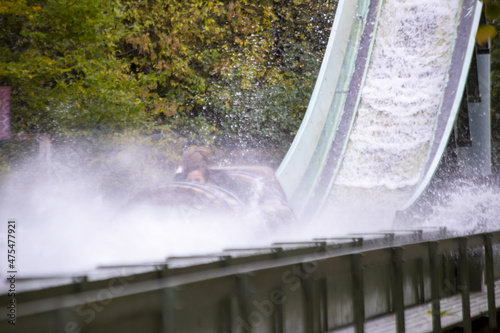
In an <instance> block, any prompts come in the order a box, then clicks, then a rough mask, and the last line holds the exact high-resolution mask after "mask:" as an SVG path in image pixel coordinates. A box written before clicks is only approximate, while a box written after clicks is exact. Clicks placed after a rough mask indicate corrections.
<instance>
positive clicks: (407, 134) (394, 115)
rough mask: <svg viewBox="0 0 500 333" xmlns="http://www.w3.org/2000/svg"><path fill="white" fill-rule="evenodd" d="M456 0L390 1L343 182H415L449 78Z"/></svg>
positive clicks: (394, 185)
mask: <svg viewBox="0 0 500 333" xmlns="http://www.w3.org/2000/svg"><path fill="white" fill-rule="evenodd" d="M459 12H460V2H459V1H457V0H443V1H435V0H412V1H401V0H397V1H395V0H389V1H384V4H383V8H382V12H381V17H380V20H379V25H378V28H377V31H376V38H375V44H374V48H373V54H372V58H371V62H370V65H369V68H368V72H367V76H366V81H365V84H364V87H363V89H362V92H361V100H360V107H359V109H358V113H357V116H356V120H355V123H354V127H353V130H352V133H351V135H350V140H349V143H348V147H347V151H346V153H345V158H344V160H343V162H342V165H341V169H340V171H339V174H338V176H337V178H336V184H337V185H343V186H349V187H361V188H373V187H380V186H383V187H387V188H389V189H397V188H402V187H405V186H411V185H415V184H416V183H417V181H418V179H419V177H420V173H421V169H422V167H423V165H424V162H425V159H426V157H427V151H428V148H429V145H430V143H431V139H432V133H433V128H434V126H435V123H436V119H435V118H436V115H437V112H438V109H439V104H440V102H441V95H442V91H443V88H444V86H445V83H446V79H447V75H446V74H447V72H448V68H449V63H450V58H451V53H452V48H453V40H454V34H455V30H456V24H457V21H458V20H457V16H458V15H459Z"/></svg>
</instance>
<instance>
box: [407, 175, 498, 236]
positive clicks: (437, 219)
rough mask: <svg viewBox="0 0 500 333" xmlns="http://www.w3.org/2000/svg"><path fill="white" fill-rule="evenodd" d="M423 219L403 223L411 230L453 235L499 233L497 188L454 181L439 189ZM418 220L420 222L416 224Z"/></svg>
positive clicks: (472, 182)
mask: <svg viewBox="0 0 500 333" xmlns="http://www.w3.org/2000/svg"><path fill="white" fill-rule="evenodd" d="M433 203H434V205H433V207H432V208H431V210H430V211H429V212H427V214H426V216H425V217H423V218H420V219H412V220H410V221H407V222H406V224H410V225H411V226H412V227H413V228H422V227H423V228H426V227H446V229H447V230H448V231H450V232H453V233H456V234H460V235H463V234H472V233H481V232H487V231H497V230H500V188H499V187H498V185H496V186H494V185H478V184H477V182H474V181H457V182H456V183H455V184H451V186H450V185H449V186H448V188H447V189H443V190H440V191H439V193H437V196H436V198H435V200H433ZM418 220H420V221H418Z"/></svg>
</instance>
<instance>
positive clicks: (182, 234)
mask: <svg viewBox="0 0 500 333" xmlns="http://www.w3.org/2000/svg"><path fill="white" fill-rule="evenodd" d="M131 151H134V149H131ZM61 154H62V155H65V154H66V152H64V153H61ZM134 154H135V153H130V154H126V155H127V156H128V157H129V158H127V159H125V160H119V159H117V160H114V161H115V164H114V165H113V167H114V169H115V170H123V169H125V168H130V167H133V166H131V165H130V163H128V162H129V159H132V160H133V159H136V160H137V161H138V160H139V156H136V155H134ZM58 155H59V153H57V152H54V153H53V159H54V160H55V161H54V162H53V163H52V165H51V167H49V168H48V169H44V168H41V167H40V165H39V164H38V162H37V159H36V158H34V159H32V160H30V161H28V162H27V163H26V165H24V166H17V168H16V170H15V172H13V173H12V174H11V175H9V177H8V178H6V179H3V180H2V182H0V198H2V199H1V201H0V221H4V222H3V223H2V224H1V225H2V226H4V228H5V229H4V230H1V229H0V252H1V253H4V254H5V253H7V237H6V235H7V226H6V221H7V220H9V219H14V220H16V223H17V229H16V251H17V253H16V269H17V271H18V275H19V276H20V277H29V276H40V275H42V276H43V275H50V276H53V275H59V274H83V273H85V272H86V271H89V270H93V269H95V268H96V267H98V266H100V265H117V264H138V263H151V262H163V261H165V259H166V258H167V257H168V256H189V255H198V254H207V253H219V252H220V251H223V250H224V249H227V248H245V247H252V248H253V247H259V246H269V245H271V244H272V243H273V242H275V241H287V240H291V241H297V240H309V239H311V238H313V237H319V236H324V235H329V236H335V235H339V233H341V232H342V231H339V230H332V228H328V227H327V228H323V229H318V228H316V229H311V228H310V226H308V225H298V224H295V225H294V224H293V223H291V224H289V225H283V226H278V227H276V228H269V226H268V225H266V223H265V222H264V219H263V217H262V214H261V212H260V210H259V206H258V205H259V203H258V202H256V200H252V202H251V203H250V206H251V207H250V208H249V209H248V214H246V215H243V214H239V215H231V216H227V215H226V216H223V215H221V216H215V215H212V216H207V215H206V214H200V212H199V211H196V210H189V209H188V210H187V211H184V212H182V211H181V212H179V211H175V210H174V211H173V210H170V209H168V208H165V207H163V208H162V207H158V208H154V209H153V208H143V207H137V208H136V209H131V206H130V205H129V204H127V202H129V199H131V198H133V197H134V196H135V195H136V194H137V193H138V192H139V191H140V190H138V189H137V188H138V186H137V184H135V183H137V182H143V180H142V179H125V180H124V182H125V183H127V182H128V183H129V184H121V185H120V186H121V187H122V189H121V190H119V191H118V192H119V193H118V198H117V197H116V196H114V195H110V194H109V193H107V192H106V191H105V190H104V188H105V187H107V186H109V176H110V174H108V173H106V172H111V173H113V170H110V171H109V170H108V171H106V172H105V171H102V170H100V171H96V170H95V169H92V167H91V166H90V165H88V163H85V162H83V161H86V160H88V158H82V157H81V156H78V155H77V154H72V155H71V159H72V160H73V161H72V162H71V163H70V165H68V164H65V163H64V162H63V161H64V160H65V158H60V156H58ZM134 156H135V157H134ZM80 160H81V161H82V162H77V161H80ZM147 172H148V173H149V172H151V173H157V174H161V170H156V171H155V170H153V168H149V169H148V170H147ZM166 182H167V180H165V181H163V183H166ZM160 184H161V183H160ZM156 185H159V184H156ZM256 185H257V187H258V186H259V185H260V184H259V183H257V184H256ZM143 186H145V187H144V188H148V187H151V186H152V187H154V185H151V184H149V183H148V184H144V185H143ZM113 193H115V192H113ZM252 205H253V206H252ZM254 206H255V207H254ZM6 265H7V261H6V260H4V261H0V270H1V272H4V273H5V272H6V271H7V267H6ZM4 273H0V276H3V274H4ZM0 284H1V282H0Z"/></svg>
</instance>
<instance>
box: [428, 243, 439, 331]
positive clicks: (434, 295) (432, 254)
mask: <svg viewBox="0 0 500 333" xmlns="http://www.w3.org/2000/svg"><path fill="white" fill-rule="evenodd" d="M437 247H438V242H429V269H430V277H431V302H432V332H434V333H439V332H441V306H440V304H439V293H440V290H439V289H440V288H439V283H440V281H439V278H438V262H437V261H438V254H437Z"/></svg>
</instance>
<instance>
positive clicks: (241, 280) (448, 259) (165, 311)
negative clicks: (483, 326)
mask: <svg viewBox="0 0 500 333" xmlns="http://www.w3.org/2000/svg"><path fill="white" fill-rule="evenodd" d="M408 236H410V238H408ZM439 236H443V231H438V232H433V233H426V232H424V233H423V235H422V233H421V232H420V233H418V232H414V233H411V232H410V233H409V234H408V235H402V234H400V233H397V232H395V233H394V238H387V237H375V238H371V239H370V237H366V236H365V239H364V241H363V243H362V245H360V243H359V241H355V242H349V241H347V242H345V243H342V244H350V245H349V246H347V247H346V246H339V245H341V244H339V243H337V242H332V241H327V240H321V241H317V240H313V241H312V242H305V243H303V244H298V243H293V244H291V243H282V244H281V245H280V248H281V250H280V251H275V249H276V247H277V246H276V245H274V246H273V247H272V248H270V249H269V251H268V252H264V253H259V254H256V255H254V256H252V255H250V256H242V257H237V256H235V255H236V254H235V253H233V252H228V255H227V256H220V254H217V258H218V259H216V261H214V262H211V263H208V264H201V265H195V266H186V267H181V268H178V269H169V268H168V263H166V264H165V265H163V266H157V267H156V269H152V270H151V271H149V272H146V273H141V274H133V275H126V276H115V277H112V278H108V279H105V280H99V281H90V280H89V279H88V278H84V279H80V280H79V282H78V283H76V284H72V285H67V286H61V287H58V288H59V292H62V293H60V294H59V295H57V294H56V293H50V292H47V290H39V291H33V292H31V294H32V295H31V300H29V299H28V298H26V299H23V293H21V294H19V295H18V296H17V297H18V299H19V302H18V304H17V306H18V314H17V316H18V317H17V322H16V329H20V331H26V332H28V331H29V332H46V331H47V330H49V331H50V330H55V331H58V332H59V331H61V330H63V331H64V330H67V329H68V327H70V326H71V327H72V329H74V330H76V329H77V328H78V329H84V330H85V329H88V330H91V331H93V332H100V331H106V330H108V331H110V330H113V329H114V330H118V331H120V332H133V331H134V328H133V327H134V325H144V327H147V329H146V328H145V329H144V331H151V332H156V331H158V332H159V331H163V328H165V329H166V331H170V330H176V331H182V332H188V331H191V332H193V331H212V332H219V331H221V327H227V328H228V329H229V328H230V329H229V331H235V332H238V331H239V332H244V331H250V330H251V329H253V328H255V327H256V326H259V327H260V331H261V332H274V328H275V327H276V325H277V326H279V327H282V329H283V331H289V329H290V328H291V326H290V325H293V327H294V328H296V329H297V330H299V331H308V332H320V331H326V330H335V329H340V328H342V327H347V326H350V325H352V326H353V327H357V328H358V331H362V330H363V327H364V325H365V323H366V322H368V321H370V320H371V319H373V318H376V317H380V316H383V315H385V314H391V313H394V314H395V315H396V316H395V318H396V325H397V327H399V328H400V331H401V330H404V327H405V325H406V324H407V323H406V321H407V319H405V311H406V310H407V309H409V308H411V307H413V306H416V305H419V304H423V303H425V302H431V303H432V304H433V307H432V319H433V320H434V327H438V326H441V325H442V326H443V327H445V326H446V325H447V324H445V323H444V322H443V323H441V314H440V304H439V301H440V299H442V298H443V297H447V296H450V295H454V294H459V295H461V297H462V300H463V302H462V303H463V304H464V306H463V308H464V311H465V312H464V317H463V318H465V322H464V323H463V324H465V325H471V323H472V321H473V320H474V318H475V315H472V312H471V311H472V310H471V309H470V308H468V307H467V301H468V300H469V298H470V297H471V295H472V293H474V292H481V290H482V288H483V287H484V285H483V277H484V280H485V281H486V287H487V292H486V293H487V295H488V300H487V303H488V307H487V310H486V312H485V314H489V316H490V318H489V320H490V322H489V325H490V327H495V326H496V325H497V323H496V319H495V318H496V317H495V316H493V314H496V313H497V308H496V307H497V305H496V304H495V290H494V286H495V280H498V279H500V271H499V270H498V268H497V270H496V271H495V267H494V264H493V263H494V261H495V260H500V253H498V251H493V249H498V247H499V246H500V231H495V232H491V233H482V234H476V235H469V236H467V237H464V236H452V237H450V236H447V237H445V238H440V237H439ZM358 237H359V236H358ZM414 237H418V239H420V240H419V241H417V242H415V239H416V238H414ZM356 238H357V237H356ZM366 238H369V239H366ZM287 244H288V245H287ZM298 245H301V246H299V247H297V246H298ZM286 246H293V247H291V248H290V249H287V248H286ZM262 250H263V251H266V249H262ZM156 264H157V263H155V265H156ZM456 272H459V274H458V275H457V274H456ZM467 275H468V276H467ZM464 283H465V285H466V286H468V287H467V288H463V285H464ZM53 291H55V289H53ZM33 293H34V294H36V293H39V294H41V295H42V297H38V298H37V297H34V295H33ZM7 301H8V297H7V296H6V295H3V296H0V304H1V306H2V307H4V306H5V305H7V304H8V303H7ZM285 304H286V306H283V305H285ZM338 311H341V312H338ZM341 313H343V314H341ZM469 318H470V320H469ZM430 319H431V318H429V320H430ZM7 320H8V318H0V330H2V331H4V329H5V328H7V327H9V326H8V325H9V324H8V323H7ZM419 320H420V319H419ZM121 323H123V324H121ZM135 327H137V326H135ZM162 327H163V328H162Z"/></svg>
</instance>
